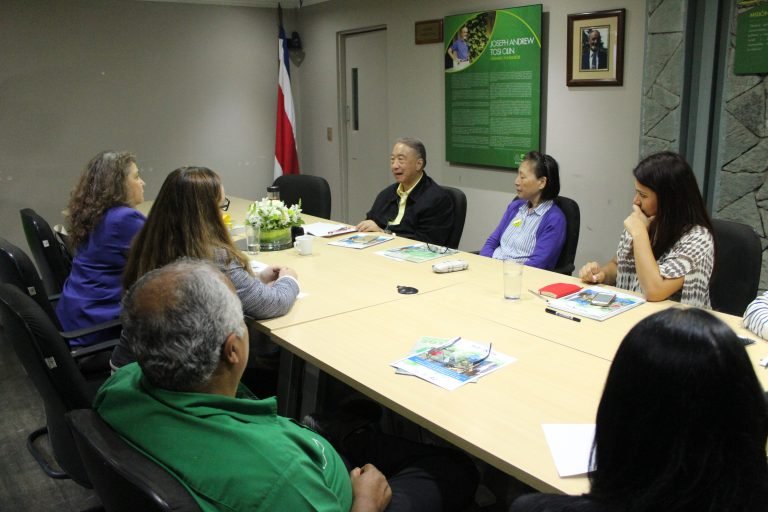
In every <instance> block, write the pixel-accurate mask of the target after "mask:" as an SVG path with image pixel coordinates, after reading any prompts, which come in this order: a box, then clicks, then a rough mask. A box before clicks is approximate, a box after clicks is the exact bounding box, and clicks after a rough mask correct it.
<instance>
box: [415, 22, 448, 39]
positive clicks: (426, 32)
mask: <svg viewBox="0 0 768 512" xmlns="http://www.w3.org/2000/svg"><path fill="white" fill-rule="evenodd" d="M413 33H414V42H415V43H416V44H433V43H442V42H443V20H442V18H441V19H437V20H424V21H417V22H416V23H415V24H414V27H413Z"/></svg>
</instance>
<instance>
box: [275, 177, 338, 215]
mask: <svg viewBox="0 0 768 512" xmlns="http://www.w3.org/2000/svg"><path fill="white" fill-rule="evenodd" d="M273 185H276V186H278V187H280V199H281V200H282V201H283V202H284V203H285V204H287V205H288V206H290V205H293V204H299V200H301V211H302V212H304V213H306V214H307V215H314V216H316V217H322V218H324V219H330V218H331V187H329V186H328V182H327V181H325V179H324V178H321V177H320V176H310V175H308V174H286V175H285V176H280V177H278V178H277V179H276V180H275V182H274V183H273Z"/></svg>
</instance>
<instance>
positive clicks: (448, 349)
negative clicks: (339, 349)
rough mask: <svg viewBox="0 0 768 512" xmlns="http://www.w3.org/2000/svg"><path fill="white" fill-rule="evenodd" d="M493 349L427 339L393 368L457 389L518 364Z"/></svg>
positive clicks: (394, 364)
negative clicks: (505, 367)
mask: <svg viewBox="0 0 768 512" xmlns="http://www.w3.org/2000/svg"><path fill="white" fill-rule="evenodd" d="M490 347H491V344H490V343H482V342H475V341H470V340H464V339H460V338H459V339H456V338H455V339H454V340H449V339H447V338H432V337H423V338H421V339H420V340H419V341H418V342H417V343H416V345H415V346H414V347H413V349H411V355H409V356H408V357H406V358H405V359H401V360H399V361H395V362H394V363H392V366H394V367H395V370H396V371H397V373H405V374H408V375H414V376H416V377H419V378H421V379H424V380H426V381H429V382H431V383H432V384H436V385H438V386H440V387H441V388H445V389H448V390H454V389H456V388H458V387H460V386H463V385H464V384H466V383H467V382H477V379H479V378H480V377H483V376H485V375H488V374H489V373H491V372H494V371H496V370H498V369H499V368H501V367H502V366H506V365H508V364H510V363H513V362H515V361H517V359H515V358H514V357H510V356H507V355H504V354H500V353H499V352H496V351H494V350H490Z"/></svg>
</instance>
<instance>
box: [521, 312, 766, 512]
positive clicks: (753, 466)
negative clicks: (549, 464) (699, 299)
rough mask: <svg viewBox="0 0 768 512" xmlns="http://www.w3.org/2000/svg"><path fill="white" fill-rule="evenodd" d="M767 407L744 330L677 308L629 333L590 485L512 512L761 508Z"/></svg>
mask: <svg viewBox="0 0 768 512" xmlns="http://www.w3.org/2000/svg"><path fill="white" fill-rule="evenodd" d="M767 440H768V409H766V403H765V399H764V396H763V389H762V387H761V386H760V383H759V382H758V380H757V376H756V375H755V372H754V370H753V368H752V364H751V362H750V360H749V358H748V357H747V352H746V350H745V349H744V347H743V345H742V344H741V343H740V342H739V340H738V338H737V336H736V334H735V333H734V332H733V330H731V328H730V327H728V326H727V325H725V324H724V323H723V322H722V321H721V320H719V319H717V318H716V317H714V316H713V315H711V314H710V313H707V312H706V311H703V310H700V309H678V308H670V309H667V310H664V311H661V312H659V313H656V314H654V315H651V316H649V317H648V318H646V319H644V320H642V321H641V322H639V323H638V324H637V325H636V326H635V327H634V328H632V330H631V331H630V332H629V333H628V334H627V336H626V337H625V338H624V340H623V341H622V342H621V345H620V346H619V350H618V351H617V352H616V357H615V358H614V360H613V364H612V365H611V368H610V370H609V372H608V378H607V379H606V382H605V389H604V390H603V396H602V398H601V400H600V405H599V406H598V409H597V420H596V429H595V443H594V448H595V451H594V454H593V463H594V467H595V470H594V471H593V472H592V473H591V474H590V475H589V479H590V483H591V489H590V492H589V493H588V494H586V495H583V496H551V495H528V496H523V497H521V498H519V499H518V500H517V501H516V502H515V503H514V504H513V505H512V509H511V510H510V512H566V511H568V512H660V511H663V512H758V511H760V512H762V511H764V510H766V508H768V505H767V504H768V464H767V463H766V453H765V445H766V441H767Z"/></svg>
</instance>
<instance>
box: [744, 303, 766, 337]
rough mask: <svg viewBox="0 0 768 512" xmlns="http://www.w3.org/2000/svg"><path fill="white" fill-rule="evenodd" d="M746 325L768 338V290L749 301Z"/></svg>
mask: <svg viewBox="0 0 768 512" xmlns="http://www.w3.org/2000/svg"><path fill="white" fill-rule="evenodd" d="M744 327H746V328H747V329H749V330H750V331H752V332H753V333H755V334H757V335H758V336H760V337H761V338H764V339H768V292H764V293H763V294H762V295H760V296H759V297H758V298H756V299H755V300H753V301H752V302H750V303H749V306H747V310H746V311H745V312H744Z"/></svg>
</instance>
